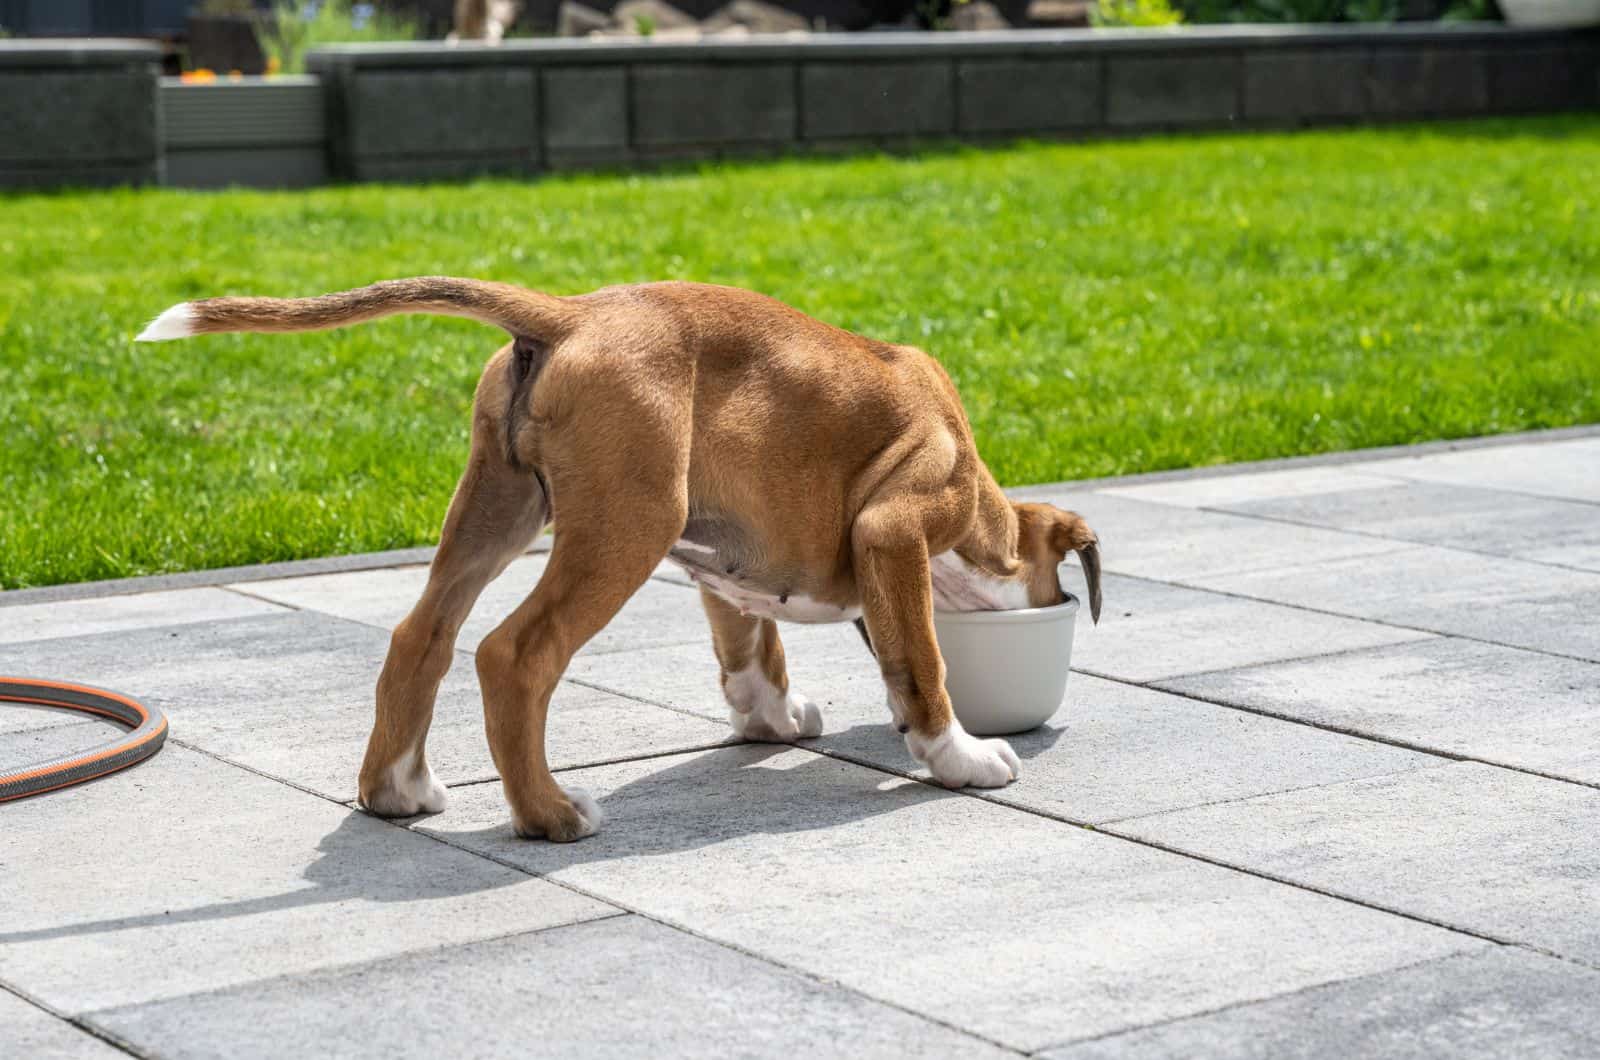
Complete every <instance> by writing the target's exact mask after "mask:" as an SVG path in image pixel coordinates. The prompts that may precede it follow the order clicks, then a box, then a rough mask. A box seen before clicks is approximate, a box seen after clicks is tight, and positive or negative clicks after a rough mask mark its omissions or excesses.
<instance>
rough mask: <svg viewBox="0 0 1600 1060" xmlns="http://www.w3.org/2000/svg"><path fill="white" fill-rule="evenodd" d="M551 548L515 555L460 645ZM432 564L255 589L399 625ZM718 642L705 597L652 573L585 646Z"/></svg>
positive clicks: (498, 616)
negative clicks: (702, 607) (702, 603)
mask: <svg viewBox="0 0 1600 1060" xmlns="http://www.w3.org/2000/svg"><path fill="white" fill-rule="evenodd" d="M546 558H547V557H545V556H544V555H534V556H525V557H523V558H521V559H518V560H515V561H513V562H512V563H511V565H510V566H509V567H507V568H506V571H505V573H504V574H502V575H501V576H500V577H499V578H497V579H496V580H495V581H494V582H492V583H491V584H490V585H489V587H488V588H487V589H485V590H484V591H483V595H482V596H481V597H480V598H479V599H478V604H477V606H476V607H474V608H473V609H472V614H471V615H470V616H469V617H468V618H467V621H466V622H465V623H464V624H463V625H462V627H461V636H460V640H459V641H458V643H457V647H459V648H461V649H463V650H467V651H471V650H473V649H474V648H476V647H477V646H478V642H479V641H480V640H482V639H483V638H484V636H485V635H486V634H487V633H488V632H489V631H490V630H492V629H494V627H495V626H497V625H499V624H500V622H501V620H502V619H504V618H505V617H506V616H507V615H509V614H510V613H511V612H512V611H513V610H515V609H516V607H517V605H518V604H520V603H522V601H523V600H524V599H526V598H527V596H528V594H529V593H531V592H532V591H533V587H534V586H535V585H537V584H538V582H539V575H540V574H541V573H542V572H543V571H544V565H545V561H546ZM427 581H428V571H427V568H426V567H404V568H400V569H397V570H377V571H357V572H352V573H349V574H330V575H320V576H316V577H310V578H289V579H285V580H283V581H276V582H254V583H252V584H250V585H249V586H247V587H244V586H242V587H241V588H248V590H249V591H250V592H251V593H254V594H256V595H258V596H262V597H265V598H267V599H269V600H274V601H277V602H279V603H282V604H287V605H289V606H292V607H299V608H305V609H307V610H311V611H321V612H324V613H326V614H330V615H337V616H339V617H340V618H347V619H350V620H352V621H355V622H366V623H368V624H370V625H375V626H381V627H383V628H384V629H393V628H394V627H395V625H396V624H397V623H399V621H400V620H401V619H402V618H404V617H405V616H406V614H407V613H408V612H409V611H410V610H411V607H412V605H413V604H415V603H416V602H417V598H418V597H419V596H421V595H422V587H423V586H424V585H426V584H427ZM689 643H694V644H705V645H707V647H708V650H709V646H710V644H711V634H710V632H709V630H708V629H707V627H706V620H705V615H704V613H702V612H701V610H700V598H699V596H698V595H697V594H695V593H693V592H687V591H685V590H684V589H681V588H679V587H678V586H675V585H669V584H665V583H663V582H661V581H659V580H654V579H653V580H651V581H648V582H646V583H645V584H644V585H643V586H641V587H640V589H639V591H638V592H636V593H634V595H633V599H631V600H629V601H628V603H627V604H626V605H625V606H624V607H623V609H622V611H621V612H620V613H618V614H617V616H616V617H615V618H613V619H612V620H611V623H610V624H609V625H608V626H606V628H605V629H603V630H601V631H600V633H599V634H597V635H596V636H595V638H594V639H593V640H591V641H590V642H589V643H588V644H587V645H585V646H584V649H583V650H584V652H586V653H595V652H610V651H625V650H627V651H631V650H633V649H635V648H639V647H649V646H651V645H655V644H689Z"/></svg>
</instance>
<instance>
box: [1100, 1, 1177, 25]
mask: <svg viewBox="0 0 1600 1060" xmlns="http://www.w3.org/2000/svg"><path fill="white" fill-rule="evenodd" d="M1089 22H1090V24H1091V25H1094V26H1100V27H1103V28H1109V27H1126V26H1137V27H1152V26H1176V25H1179V24H1181V23H1182V22H1183V12H1182V11H1179V10H1178V9H1176V8H1174V7H1173V6H1172V5H1171V4H1170V3H1168V2H1167V0H1100V2H1099V3H1098V4H1096V5H1095V6H1094V8H1093V9H1092V10H1091V11H1090V12H1089Z"/></svg>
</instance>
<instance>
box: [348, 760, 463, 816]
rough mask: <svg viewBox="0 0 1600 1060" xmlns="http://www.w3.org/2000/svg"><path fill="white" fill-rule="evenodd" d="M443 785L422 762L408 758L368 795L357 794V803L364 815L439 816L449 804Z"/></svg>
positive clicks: (400, 762) (394, 767)
mask: <svg viewBox="0 0 1600 1060" xmlns="http://www.w3.org/2000/svg"><path fill="white" fill-rule="evenodd" d="M449 801H450V800H449V798H448V796H446V795H445V789H444V785H443V784H441V783H440V782H439V778H438V777H436V776H434V775H433V769H432V768H431V767H430V766H429V765H428V763H426V762H421V761H418V756H417V755H416V754H415V753H412V754H408V755H406V756H405V757H404V758H402V759H401V760H400V761H398V762H396V763H395V764H394V765H392V766H390V767H389V769H388V770H387V771H386V772H385V773H384V774H383V781H382V782H381V783H380V784H378V785H376V786H375V787H373V788H372V790H370V791H363V792H361V798H360V802H361V805H362V806H363V807H365V808H366V810H367V812H369V813H372V814H375V815H377V816H379V817H415V816H416V815H417V814H419V813H439V812H440V811H442V810H443V809H444V808H445V806H446V805H447V804H448V803H449Z"/></svg>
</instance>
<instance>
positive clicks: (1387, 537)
mask: <svg viewBox="0 0 1600 1060" xmlns="http://www.w3.org/2000/svg"><path fill="white" fill-rule="evenodd" d="M1403 481H1405V482H1407V483H1419V482H1421V483H1424V484H1426V480H1422V479H1405V480H1403ZM1333 492H1338V491H1333ZM1484 492H1487V493H1512V492H1514V491H1512V490H1502V489H1496V488H1493V487H1486V488H1484ZM1519 496H1533V495H1531V494H1519ZM1539 499H1540V500H1558V499H1559V500H1563V501H1571V502H1573V503H1576V504H1595V502H1592V501H1584V500H1578V499H1577V498H1570V497H1561V498H1555V497H1540V498H1539ZM1595 506H1596V507H1600V504H1595ZM1185 510H1186V511H1197V512H1206V513H1208V514H1210V515H1226V516H1231V517H1233V518H1236V519H1254V520H1256V521H1257V522H1261V523H1276V524H1278V525H1280V526H1300V527H1305V528H1306V529H1308V530H1325V531H1327V532H1329V533H1335V534H1348V535H1350V536H1351V537H1365V538H1370V539H1372V540H1374V541H1393V542H1395V543H1396V544H1401V545H1406V546H1417V545H1420V546H1424V547H1427V548H1437V549H1442V550H1444V551H1446V552H1460V553H1462V554H1463V555H1468V556H1482V557H1484V558H1485V559H1511V560H1516V561H1517V562H1518V563H1532V564H1534V565H1536V566H1540V567H1551V568H1553V569H1555V570H1569V571H1572V572H1574V573H1576V574H1593V573H1594V568H1593V567H1575V566H1573V565H1572V564H1570V563H1553V562H1551V561H1550V560H1546V559H1528V558H1527V557H1525V556H1507V555H1506V554H1505V553H1503V552H1487V551H1485V550H1483V549H1481V548H1463V547H1462V546H1460V545H1442V544H1439V543H1438V542H1435V541H1417V540H1413V539H1412V538H1408V537H1394V536H1393V535H1391V534H1380V533H1377V532H1376V531H1373V530H1357V529H1355V528H1353V527H1349V526H1328V525H1327V524H1326V523H1314V522H1310V521H1308V520H1303V519H1291V518H1289V517H1288V516H1286V515H1267V514H1265V513H1262V512H1243V511H1235V510H1233V509H1231V508H1213V507H1210V506H1209V505H1202V506H1201V507H1198V508H1188V509H1185ZM1596 516H1597V517H1600V512H1597V513H1596ZM1399 551H1403V550H1402V549H1392V550H1390V551H1387V552H1369V553H1367V555H1369V556H1374V557H1376V556H1387V555H1391V554H1392V553H1393V552H1399ZM1273 569H1275V568H1273V567H1261V568H1257V569H1256V570H1253V571H1223V572H1222V573H1224V574H1257V573H1261V572H1263V571H1270V570H1273Z"/></svg>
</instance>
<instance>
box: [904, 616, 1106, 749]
mask: <svg viewBox="0 0 1600 1060" xmlns="http://www.w3.org/2000/svg"><path fill="white" fill-rule="evenodd" d="M1077 618H1078V598H1077V597H1076V596H1073V595H1072V594H1070V593H1068V594H1067V599H1066V602H1065V603H1060V604H1056V605H1055V606H1053V607H1030V608H1028V609H1027V610H1024V611H935V612H934V613H933V629H934V633H935V634H937V636H938V638H939V653H940V654H941V655H943V656H944V665H945V677H944V687H945V691H946V692H948V693H949V694H950V705H951V706H952V707H953V708H954V709H955V712H956V717H957V718H959V719H960V721H961V725H962V727H963V728H965V729H966V730H967V731H968V732H970V733H973V734H974V735H978V736H1003V735H1006V734H1008V733H1017V732H1026V731H1027V730H1029V729H1034V728H1037V727H1039V726H1040V725H1043V724H1044V723H1045V722H1046V721H1048V720H1049V719H1050V715H1052V714H1054V713H1055V712H1056V708H1058V707H1060V706H1061V700H1062V697H1063V696H1064V695H1065V694H1066V691H1067V674H1068V673H1069V672H1070V668H1071V665H1072V632H1073V629H1074V627H1075V626H1076V624H1077Z"/></svg>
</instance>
